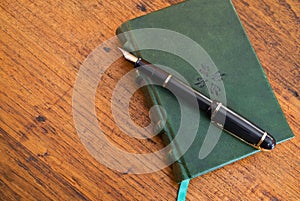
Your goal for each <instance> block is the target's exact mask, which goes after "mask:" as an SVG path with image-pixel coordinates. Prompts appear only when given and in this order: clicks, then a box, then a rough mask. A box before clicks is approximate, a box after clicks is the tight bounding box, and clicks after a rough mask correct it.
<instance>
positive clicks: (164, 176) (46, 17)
mask: <svg viewBox="0 0 300 201" xmlns="http://www.w3.org/2000/svg"><path fill="white" fill-rule="evenodd" d="M178 2H180V0H153V1H143V0H129V1H121V0H114V1H102V0H91V1H79V0H70V1H47V0H46V1H45V0H43V1H42V0H36V1H30V0H29V1H27V0H12V1H11V0H10V1H8V0H3V1H2V2H1V4H0V9H1V11H0V15H1V31H0V33H1V37H0V40H1V47H0V48H1V51H0V58H1V79H0V81H1V103H0V107H1V113H0V114H1V116H0V118H1V123H0V156H1V157H0V161H1V162H0V174H1V176H0V200H105V201H106V200H175V199H176V195H177V189H178V185H177V184H176V183H175V182H174V181H173V180H172V177H173V176H172V172H171V169H170V168H165V169H163V170H161V171H158V172H155V173H151V174H142V175H132V174H126V173H120V172H117V171H113V170H111V169H109V168H107V167H106V166H104V165H102V164H100V163H99V162H98V161H97V160H95V159H94V158H93V157H92V156H91V155H90V154H89V152H88V151H87V150H86V149H85V147H84V146H83V145H82V143H81V141H80V139H79V137H78V135H77V133H76V129H75V126H74V121H73V116H72V93H73V89H74V83H75V80H76V77H77V73H78V71H79V67H80V65H81V64H82V63H83V61H84V60H85V58H86V57H87V56H88V55H89V53H90V52H91V51H92V50H93V49H94V48H96V47H97V46H99V45H100V44H101V43H102V42H104V41H105V40H107V39H109V38H111V37H113V36H114V35H115V30H116V28H117V27H118V26H119V25H120V24H121V23H122V22H124V21H126V20H129V19H132V18H135V17H138V16H141V15H144V14H146V13H150V12H152V11H155V10H158V9H161V8H164V7H167V6H170V5H172V4H176V3H178ZM233 3H234V5H235V7H236V10H237V12H238V14H239V16H240V18H241V21H242V23H243V25H244V27H245V29H246V31H247V34H248V36H249V38H250V40H251V42H252V44H253V46H254V49H255V50H256V52H257V55H258V57H259V59H260V61H261V63H262V65H263V68H264V70H265V72H266V75H267V77H268V80H269V81H270V83H271V86H272V88H273V90H274V91H275V95H276V97H277V99H278V101H279V103H280V105H281V107H282V109H283V112H284V114H285V116H286V118H287V121H288V123H289V125H290V127H291V128H292V130H293V132H294V134H295V135H296V137H295V138H294V139H292V140H291V141H288V142H285V143H283V144H280V145H278V146H277V148H276V149H275V150H274V151H272V152H268V153H258V154H255V155H254V156H251V157H248V158H246V159H243V160H241V161H238V162H236V163H234V164H231V165H228V166H226V167H224V168H221V169H219V170H216V171H213V172H211V173H208V174H206V175H204V176H201V177H198V178H196V179H193V180H192V181H191V183H190V187H189V191H188V195H187V200H273V201H274V200H299V199H300V195H299V192H300V188H299V178H300V174H299V163H300V154H299V153H300V152H299V147H300V141H299V134H300V129H299V128H300V123H299V122H300V121H299V119H300V97H299V93H300V92H299V90H300V88H299V87H300V86H299V84H300V74H299V72H300V67H299V63H300V31H299V28H300V26H299V25H300V18H299V15H300V3H299V1H297V0H280V1H279V0H276V1H274V0H258V1H250V0H240V1H239V0H233ZM120 66H122V68H120ZM131 68H132V66H131V65H130V64H129V63H127V62H126V61H124V60H123V59H119V60H117V61H116V62H115V63H114V64H113V65H112V67H111V69H109V70H108V71H107V72H106V73H105V76H104V77H103V82H102V84H100V85H99V86H98V91H97V96H96V105H97V108H96V112H97V115H98V119H99V125H100V126H102V127H104V131H105V133H106V134H107V135H108V136H109V137H110V139H111V140H112V141H114V143H116V144H118V145H119V146H122V147H123V148H124V149H126V150H128V151H132V152H136V153H140V152H141V153H142V152H147V151H149V150H153V151H154V150H158V149H160V148H161V147H163V145H162V142H161V140H160V139H159V138H154V139H153V140H149V141H147V140H144V141H142V142H139V141H138V140H133V139H132V140H131V139H130V138H129V137H124V136H125V134H122V132H121V131H120V130H119V129H118V127H117V126H116V125H115V123H114V122H113V117H112V114H111V111H110V97H111V94H112V91H113V88H114V86H115V84H116V83H117V81H118V80H119V79H120V78H121V77H122V75H124V74H125V73H126V72H127V71H129V70H130V69H131ZM131 103H132V104H131V110H130V111H131V117H132V119H133V120H134V121H135V122H136V123H137V124H139V125H147V122H149V119H148V116H147V115H148V108H147V106H146V101H145V98H144V97H143V95H142V93H141V92H137V93H136V94H135V95H134V97H133V98H132V102H131ZM136 111H139V112H138V113H137V112H136Z"/></svg>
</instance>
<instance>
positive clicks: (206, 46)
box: [117, 0, 293, 182]
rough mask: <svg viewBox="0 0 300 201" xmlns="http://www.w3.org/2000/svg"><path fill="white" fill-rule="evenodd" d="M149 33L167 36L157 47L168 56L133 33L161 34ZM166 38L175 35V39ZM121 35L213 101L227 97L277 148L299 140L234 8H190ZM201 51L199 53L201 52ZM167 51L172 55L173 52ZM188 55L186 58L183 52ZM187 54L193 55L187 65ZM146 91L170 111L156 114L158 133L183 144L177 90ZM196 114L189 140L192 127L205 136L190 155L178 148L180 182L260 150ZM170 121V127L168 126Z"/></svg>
mask: <svg viewBox="0 0 300 201" xmlns="http://www.w3.org/2000/svg"><path fill="white" fill-rule="evenodd" d="M148 28H155V29H157V30H159V31H162V32H164V33H162V34H161V35H159V34H157V35H155V34H154V35H155V36H153V43H162V45H164V44H167V47H166V48H165V49H164V48H162V49H154V48H151V47H153V46H151V43H149V42H148V45H149V47H150V48H148V49H147V47H146V46H147V45H145V43H147V42H146V41H145V40H146V39H144V38H143V35H141V33H143V32H141V33H140V32H139V33H138V34H135V32H131V31H132V30H137V29H146V32H147V33H148V32H151V31H152V30H153V29H149V30H148ZM147 30H148V31H147ZM164 30H166V31H164ZM155 33H156V32H155ZM165 33H170V34H171V35H170V37H167V35H168V34H167V35H165ZM173 33H178V34H179V35H183V36H185V37H186V38H185V37H183V38H184V40H182V41H185V40H186V41H189V42H191V41H192V42H193V43H191V44H194V43H196V44H198V45H199V47H201V48H199V47H197V45H195V46H193V47H192V46H191V45H189V44H188V43H182V41H181V40H176V37H177V36H179V35H178V34H177V35H176V34H175V35H176V37H175V36H173V35H172V34H173ZM117 34H119V39H120V41H121V43H122V44H123V47H124V49H127V50H129V51H133V52H134V53H135V54H136V55H137V56H140V57H142V58H144V59H145V60H147V61H149V62H151V63H153V64H159V65H162V68H166V69H168V70H169V71H172V72H175V74H178V75H182V77H183V78H184V79H185V80H186V81H185V82H187V83H189V84H190V85H191V86H192V87H193V88H194V89H196V90H198V91H199V92H201V93H203V94H205V95H206V96H208V97H210V98H211V99H218V98H220V97H221V98H220V100H218V101H221V102H223V103H224V104H225V105H227V106H228V107H229V108H231V109H233V110H234V111H236V112H238V113H239V114H242V115H243V116H244V117H246V118H247V119H249V120H250V121H252V122H254V123H255V124H257V125H259V127H261V128H262V129H264V130H266V131H268V132H269V133H271V134H272V135H273V136H274V137H275V139H276V140H277V143H280V142H283V141H285V140H287V139H289V138H291V137H293V134H292V132H291V130H290V128H289V126H288V124H287V122H286V119H285V117H284V115H283V113H282V111H281V108H280V106H279V104H278V102H277V99H276V98H275V96H274V94H273V92H272V89H271V87H270V85H269V83H268V80H267V78H266V76H265V73H264V71H263V69H262V67H261V65H260V63H259V61H258V59H257V57H256V54H255V52H254V50H253V48H252V46H251V44H250V42H249V40H248V38H247V36H246V33H245V31H244V29H243V27H242V25H241V22H240V20H239V18H238V16H237V14H236V12H235V9H234V7H233V5H232V3H231V1H228V0H210V1H206V0H190V1H186V2H182V3H179V4H176V5H173V6H171V7H168V8H165V9H162V10H159V11H156V12H153V13H150V14H148V15H145V16H142V17H139V18H136V19H133V20H129V21H127V22H125V23H123V24H122V25H121V26H120V27H119V28H118V29H117ZM145 38H146V36H145ZM187 38H188V39H187ZM165 46H166V45H165ZM195 47H196V50H198V51H195ZM166 49H168V50H172V51H171V52H168V51H166ZM182 51H183V52H184V53H183V54H181V53H180V52H182ZM177 53H178V54H177ZM180 55H181V56H182V55H187V56H185V58H182V57H181V56H180ZM195 58H196V60H197V59H198V60H199V59H200V60H201V62H199V63H197V64H196V65H194V63H193V62H190V61H193V59H195ZM173 74H174V73H173ZM220 83H221V84H220ZM222 87H223V88H222ZM144 92H145V95H147V97H148V99H149V102H150V104H151V105H161V106H162V108H164V111H162V110H161V109H157V110H156V116H157V117H159V118H157V120H156V121H157V126H158V129H162V132H161V135H162V138H163V140H164V142H165V143H166V144H169V143H170V142H171V141H172V140H173V139H174V138H175V137H176V134H177V132H178V130H179V129H180V125H181V123H182V122H181V121H182V114H181V112H182V111H181V110H180V104H179V103H178V100H177V99H176V97H175V96H174V95H173V94H172V93H171V92H170V91H167V90H166V89H164V88H162V87H161V86H157V85H147V86H145V87H144ZM222 94H223V95H222ZM221 95H222V96H221ZM188 112H190V113H191V114H190V115H188V118H190V119H189V121H190V122H191V123H190V124H191V125H190V127H187V128H185V132H186V133H185V135H189V132H192V131H190V130H191V129H192V128H196V127H197V130H196V135H195V138H194V139H193V142H192V144H191V145H190V146H189V148H188V149H187V150H186V151H184V152H183V150H184V147H183V146H185V143H184V142H182V143H180V142H178V143H176V144H174V146H173V147H172V149H171V150H172V151H171V152H170V157H175V158H176V155H178V154H179V155H180V157H179V158H177V159H176V161H175V162H174V163H173V164H172V169H173V172H174V175H175V180H176V181H177V182H182V181H183V180H186V179H190V178H194V177H197V176H199V175H202V174H204V173H207V172H209V171H212V170H215V169H217V168H220V167H222V166H224V165H226V164H229V163H232V162H234V161H237V160H239V159H242V158H244V157H246V156H249V155H251V154H254V153H256V152H257V151H258V150H256V149H254V148H253V147H251V146H249V145H247V144H245V143H244V142H242V141H241V140H239V139H236V138H235V137H233V136H232V135H230V134H228V133H227V132H225V131H221V130H220V129H219V128H217V127H214V126H212V124H211V122H210V119H208V118H207V117H206V115H205V114H204V113H203V112H201V111H198V110H193V111H188ZM192 113H197V114H199V115H200V121H199V122H198V123H197V125H194V122H195V119H193V115H192ZM164 116H166V122H165V123H164V124H160V123H161V122H162V121H161V118H162V117H164ZM196 116H197V115H196ZM160 127H162V128H160ZM208 131H209V132H208ZM218 133H220V135H218ZM205 146H207V148H206V149H205V150H204V152H205V151H206V152H207V153H203V147H205ZM181 152H182V153H181Z"/></svg>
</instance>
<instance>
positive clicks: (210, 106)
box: [135, 59, 276, 150]
mask: <svg viewBox="0 0 300 201" xmlns="http://www.w3.org/2000/svg"><path fill="white" fill-rule="evenodd" d="M135 67H136V68H137V69H138V71H139V72H141V73H142V74H143V75H146V76H147V77H148V78H150V80H151V81H152V82H153V84H157V85H160V86H163V87H164V88H167V89H169V90H170V91H171V92H172V93H173V94H174V95H175V96H176V97H177V96H179V97H181V98H183V99H184V100H185V101H187V102H190V101H193V100H196V101H197V103H198V107H199V109H201V110H203V111H206V112H207V115H208V116H209V118H210V119H211V121H212V122H213V123H215V124H216V125H217V126H219V127H220V128H222V129H224V130H225V131H227V132H228V133H230V134H232V135H233V136H235V137H237V138H239V139H240V140H242V141H244V142H246V143H247V144H249V145H251V146H253V147H255V148H257V149H261V150H271V149H273V148H274V147H275V145H276V141H275V139H274V138H273V137H272V136H271V135H270V134H268V133H267V132H265V131H264V130H262V129H261V128H259V127H258V126H256V125H255V124H253V123H251V122H250V121H249V120H247V119H245V118H244V117H242V116H241V115H239V114H237V113H236V112H234V111H232V110H231V109H229V108H227V107H225V106H224V105H222V104H221V103H220V102H217V101H212V100H210V99H209V98H207V97H206V96H204V95H202V94H201V93H199V92H197V91H195V90H194V89H193V88H191V87H190V86H189V85H187V84H185V83H184V82H182V81H181V80H179V79H177V78H176V77H173V76H172V75H171V74H169V73H168V72H166V71H164V70H162V69H160V68H158V67H156V66H154V65H153V64H150V63H148V62H147V61H145V60H142V59H138V61H137V62H136V63H135Z"/></svg>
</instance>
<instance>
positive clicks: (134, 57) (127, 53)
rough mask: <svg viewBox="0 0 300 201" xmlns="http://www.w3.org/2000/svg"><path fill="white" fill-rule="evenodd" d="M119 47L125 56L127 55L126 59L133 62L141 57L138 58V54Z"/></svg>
mask: <svg viewBox="0 0 300 201" xmlns="http://www.w3.org/2000/svg"><path fill="white" fill-rule="evenodd" d="M118 49H119V50H120V51H121V52H122V54H123V56H124V57H125V59H127V60H129V61H131V62H134V63H135V62H137V60H138V59H139V58H137V57H136V56H134V55H133V54H131V53H130V52H127V51H126V50H124V49H122V48H120V47H118Z"/></svg>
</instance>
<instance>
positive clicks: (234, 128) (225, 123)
mask: <svg viewBox="0 0 300 201" xmlns="http://www.w3.org/2000/svg"><path fill="white" fill-rule="evenodd" d="M208 115H209V117H210V118H211V121H212V122H213V123H215V124H216V125H218V126H219V127H221V128H223V129H224V130H225V131H227V132H229V133H230V134H232V135H233V136H235V137H237V138H239V139H240V140H242V141H244V142H246V143H247V144H250V145H251V146H254V147H255V148H258V149H262V150H272V149H273V148H274V147H275V145H276V141H275V139H274V138H273V137H272V136H271V135H270V134H269V133H267V132H265V131H264V130H262V129H261V128H259V127H258V126H257V125H255V124H253V123H252V122H250V121H249V120H247V119H245V118H244V117H242V116H241V115H239V114H237V113H236V112H234V111H232V110H231V109H229V108H227V107H225V106H223V105H222V104H221V103H220V102H217V101H213V102H212V104H211V107H210V108H209V110H208Z"/></svg>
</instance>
